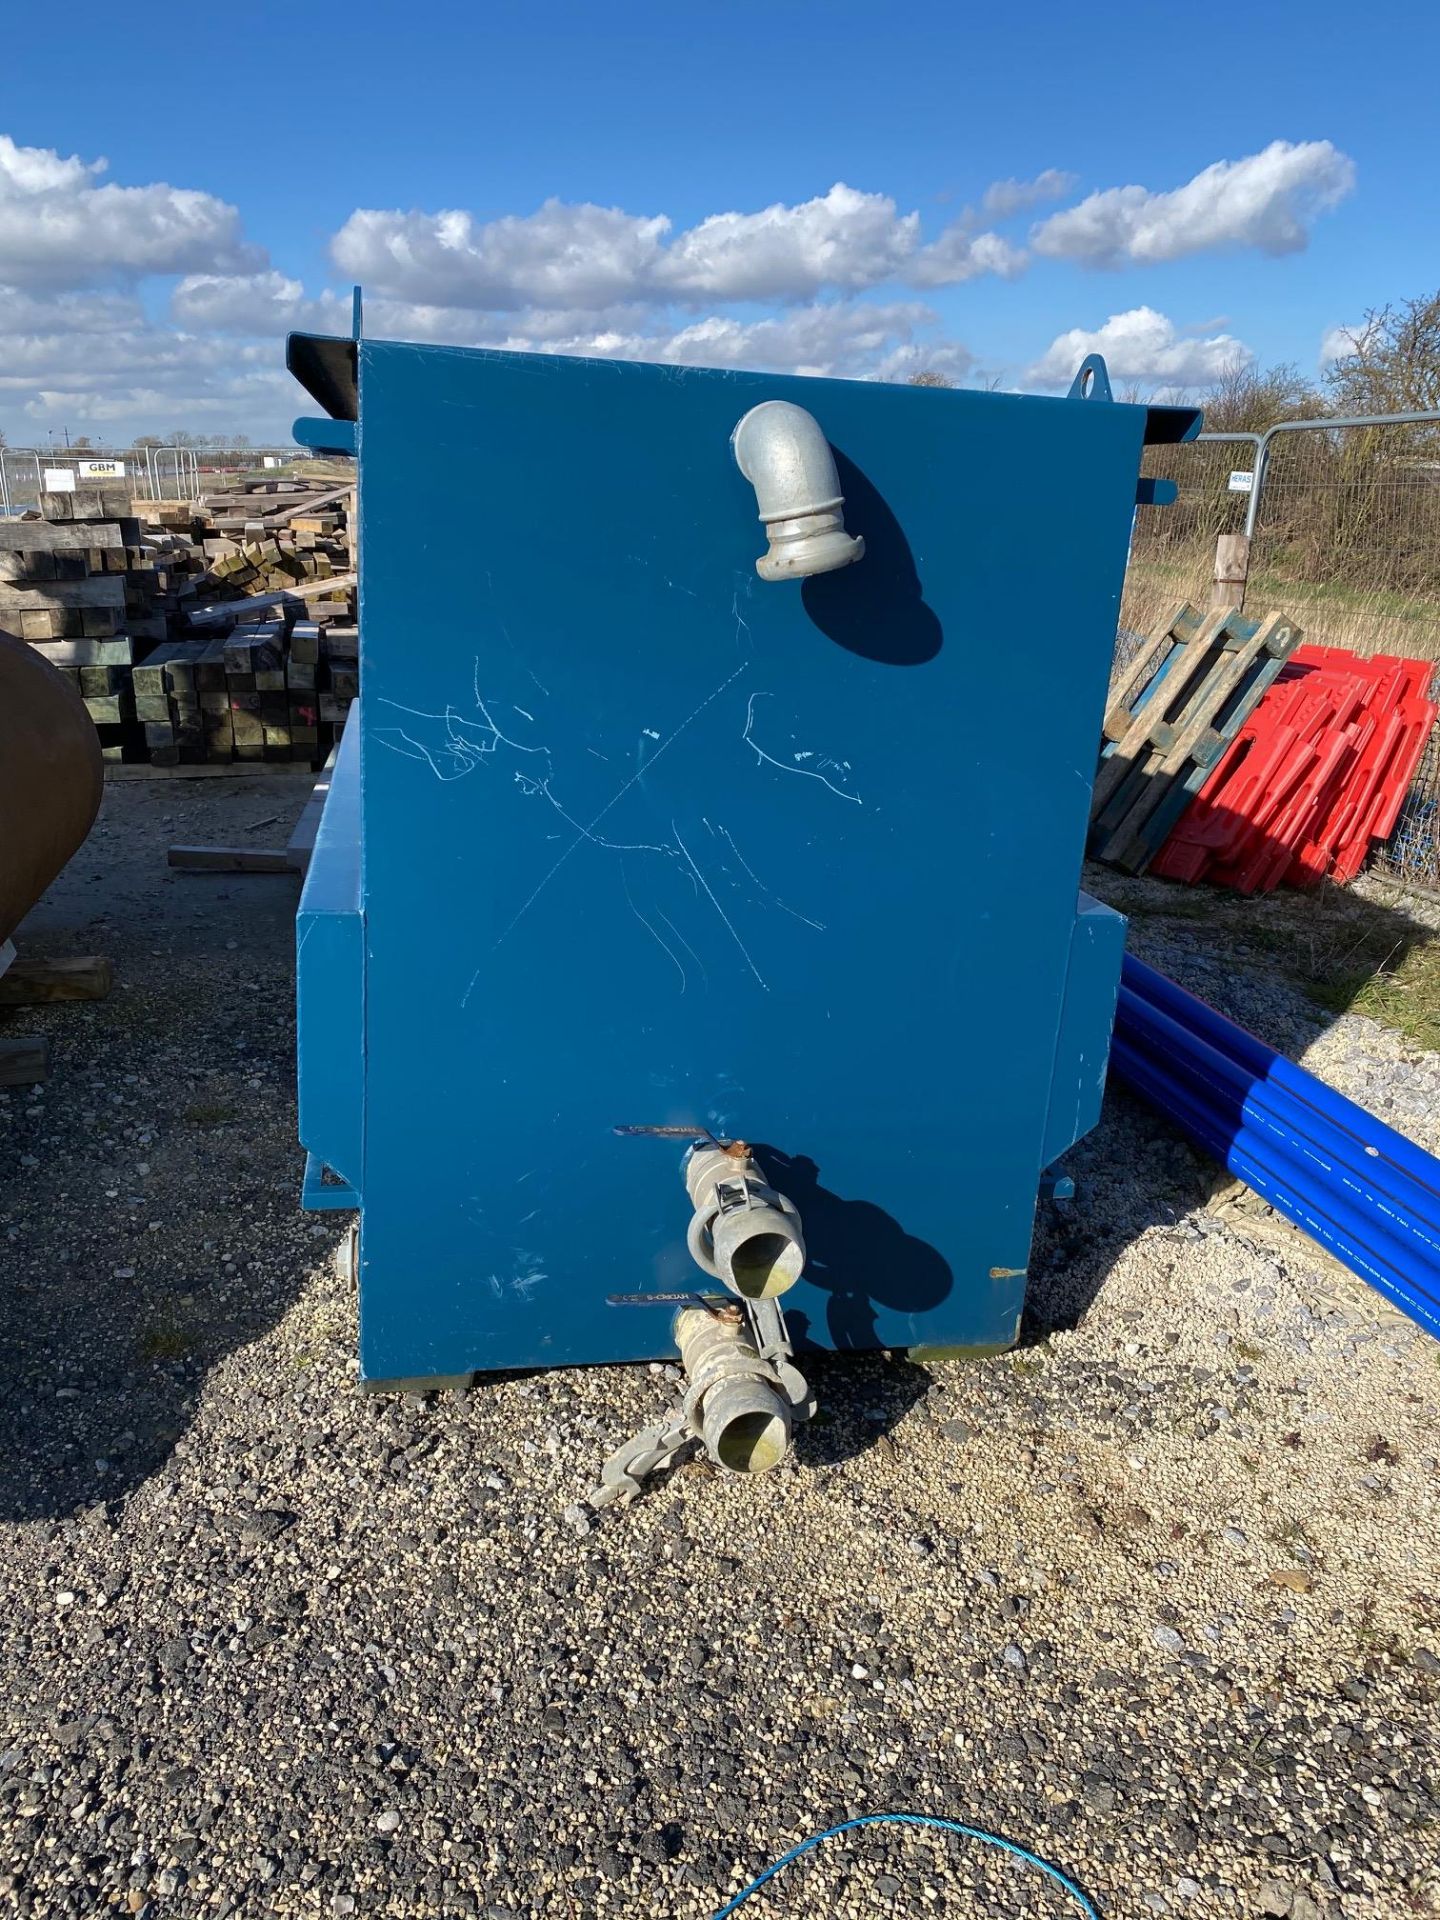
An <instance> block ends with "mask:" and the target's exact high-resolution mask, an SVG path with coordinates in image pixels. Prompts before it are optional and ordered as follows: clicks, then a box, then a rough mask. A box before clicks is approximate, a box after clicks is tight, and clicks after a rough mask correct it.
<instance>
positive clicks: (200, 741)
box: [0, 481, 358, 767]
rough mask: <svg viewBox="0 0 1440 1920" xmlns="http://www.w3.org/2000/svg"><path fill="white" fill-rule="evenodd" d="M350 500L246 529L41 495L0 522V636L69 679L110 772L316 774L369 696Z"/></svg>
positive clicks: (263, 502)
mask: <svg viewBox="0 0 1440 1920" xmlns="http://www.w3.org/2000/svg"><path fill="white" fill-rule="evenodd" d="M272 484H278V483H272ZM352 485H353V482H352V483H349V484H347V485H346V486H345V487H342V488H336V487H335V486H333V485H331V484H329V483H324V484H322V485H320V486H318V487H317V486H315V485H304V484H303V483H296V482H293V481H292V482H289V483H286V490H285V492H284V493H283V494H282V495H281V497H280V499H279V501H278V503H277V500H276V498H275V496H274V494H272V493H264V492H261V493H253V494H252V493H248V492H247V493H244V494H243V495H241V496H240V498H241V501H242V503H243V505H242V510H241V511H240V512H238V513H237V512H236V511H234V510H233V506H234V503H233V501H232V500H231V499H230V498H228V497H227V498H226V499H224V500H222V501H221V502H220V503H219V506H220V511H218V512H215V511H212V510H208V509H200V508H198V507H197V506H196V505H195V504H194V503H192V502H175V501H161V502H142V501H133V502H131V501H126V500H124V499H123V498H121V499H118V500H117V499H116V498H115V497H114V495H113V493H112V494H109V495H107V494H103V493H101V492H99V491H98V490H91V491H89V492H83V491H78V490H77V491H76V492H74V493H62V494H47V495H46V496H45V497H44V501H43V504H42V514H43V517H42V518H39V519H35V518H25V519H19V520H12V519H4V520H0V631H4V632H8V633H12V634H14V635H15V636H16V637H18V638H20V639H23V640H26V641H29V642H30V643H31V644H33V645H34V646H35V647H36V648H37V649H38V650H39V651H40V652H42V653H44V654H45V655H46V657H47V658H49V659H50V660H51V661H52V663H53V664H54V665H55V666H57V667H58V668H59V669H60V670H61V671H62V672H63V673H65V674H66V675H67V676H69V677H70V678H71V679H72V681H73V682H74V684H75V686H76V687H77V689H78V691H79V693H80V695H81V697H82V699H83V700H84V701H85V704H86V707H87V708H88V710H89V712H90V715H91V718H92V719H93V720H94V721H95V723H96V726H97V728H98V729H99V731H100V739H101V747H102V751H103V752H104V754H105V757H106V758H107V759H109V760H112V761H127V762H137V761H143V762H149V763H150V764H152V765H154V766H160V767H174V766H182V765H193V764H198V763H200V762H227V761H231V760H235V761H251V760H290V761H302V762H305V763H307V764H310V765H318V764H320V763H322V762H323V760H324V758H325V756H326V754H327V753H328V751H329V748H330V746H331V744H333V741H334V739H335V738H336V737H338V729H339V728H340V727H342V726H343V724H344V720H345V715H346V713H347V712H348V710H349V705H350V701H351V700H352V699H353V698H354V696H355V693H356V691H357V688H358V682H357V673H358V663H357V636H356V629H355V596H354V587H355V581H354V576H353V574H352V573H350V572H349V571H348V567H349V543H348V525H347V516H346V513H345V510H344V504H342V503H348V496H349V494H350V490H351V486H352Z"/></svg>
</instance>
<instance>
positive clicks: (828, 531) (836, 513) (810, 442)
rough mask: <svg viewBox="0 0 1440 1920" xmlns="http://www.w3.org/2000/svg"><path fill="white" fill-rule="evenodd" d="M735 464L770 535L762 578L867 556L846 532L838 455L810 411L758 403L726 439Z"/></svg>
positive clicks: (828, 568) (797, 575) (801, 573)
mask: <svg viewBox="0 0 1440 1920" xmlns="http://www.w3.org/2000/svg"><path fill="white" fill-rule="evenodd" d="M730 446H731V449H732V451H733V452H734V455H735V464H736V465H737V466H738V467H739V469H740V471H741V473H743V474H744V476H745V478H746V479H747V480H748V481H749V482H750V484H751V486H752V487H754V489H755V499H756V503H757V505H758V506H759V508H760V519H761V521H762V523H763V525H764V528H765V531H766V534H767V535H768V536H769V540H770V547H769V551H768V552H767V553H764V554H762V555H761V557H760V558H759V559H758V560H757V561H756V562H755V571H756V572H757V573H758V574H759V576H760V578H761V579H762V580H801V579H804V578H805V577H806V576H807V575H808V574H812V573H833V572H835V570H836V569H837V568H838V567H848V566H849V565H850V564H851V562H852V561H855V560H859V559H860V558H861V557H862V555H863V554H864V552H865V542H864V541H863V540H862V539H860V538H858V537H855V536H852V535H851V534H848V533H847V532H846V531H845V516H844V514H843V512H842V511H841V509H842V508H843V507H844V505H845V496H844V495H843V494H842V493H841V491H840V476H839V474H838V473H837V472H836V471H835V456H834V454H833V453H832V452H831V451H830V442H829V441H828V440H827V439H826V438H825V435H824V433H823V432H822V431H821V428H820V423H819V421H818V420H817V419H816V418H815V416H814V414H813V413H807V412H806V411H805V409H804V407H797V406H794V405H792V404H791V402H790V401H788V400H762V401H761V403H760V405H759V406H758V407H752V408H751V409H750V411H749V413H747V414H746V415H745V417H744V418H743V419H742V420H741V421H740V424H739V425H738V426H737V427H736V429H735V431H734V433H733V434H732V435H731V436H730Z"/></svg>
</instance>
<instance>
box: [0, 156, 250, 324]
mask: <svg viewBox="0 0 1440 1920" xmlns="http://www.w3.org/2000/svg"><path fill="white" fill-rule="evenodd" d="M105 166H106V163H105V161H103V160H95V161H90V162H86V161H83V160H81V159H79V158H78V157H77V156H75V155H71V156H70V157H69V158H68V159H67V158H64V157H62V156H61V155H60V154H59V153H57V152H55V151H54V150H53V149H52V148H48V147H22V146H18V145H17V144H16V143H15V141H14V140H12V139H10V138H9V136H8V135H6V134H0V277H3V279H4V281H5V283H6V285H7V286H10V287H29V288H34V289H38V290H60V289H64V288H75V287H97V286H105V285H109V284H112V283H114V282H121V283H124V282H129V281H132V280H136V279H138V278H140V277H141V276H142V275H144V274H151V273H187V272H201V271H224V270H227V269H240V268H244V267H246V266H250V265H254V264H256V263H257V261H258V259H259V256H258V254H257V252H256V250H255V249H254V248H251V247H247V246H246V245H245V243H244V240H243V237H242V234H241V229H240V215H239V213H238V212H237V211H236V209H235V208H234V207H232V206H229V205H227V203H226V202H225V201H223V200H217V199H216V198H215V197H214V196H213V195H212V194H208V193H198V192H196V191H194V190H193V189H191V188H187V187H171V186H165V185H163V184H156V185H153V186H146V187H120V186H115V185H112V184H108V183H107V184H104V185H97V184H96V181H97V177H98V176H99V175H100V174H101V173H102V172H104V170H105Z"/></svg>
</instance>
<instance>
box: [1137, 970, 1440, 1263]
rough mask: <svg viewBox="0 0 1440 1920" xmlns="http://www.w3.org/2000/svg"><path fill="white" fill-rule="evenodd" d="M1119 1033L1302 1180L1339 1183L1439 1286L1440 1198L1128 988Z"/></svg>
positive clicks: (1341, 1192)
mask: <svg viewBox="0 0 1440 1920" xmlns="http://www.w3.org/2000/svg"><path fill="white" fill-rule="evenodd" d="M1117 1020H1118V1024H1119V1028H1120V1031H1121V1032H1122V1033H1125V1034H1127V1035H1128V1036H1130V1037H1131V1038H1132V1039H1133V1040H1134V1042H1135V1044H1136V1046H1137V1048H1138V1050H1139V1051H1140V1052H1141V1053H1143V1054H1147V1055H1152V1056H1154V1057H1155V1058H1156V1059H1157V1060H1158V1061H1159V1062H1161V1063H1163V1064H1165V1066H1166V1068H1167V1071H1169V1072H1171V1073H1172V1074H1175V1075H1179V1076H1180V1078H1181V1079H1182V1080H1183V1081H1184V1082H1185V1083H1186V1084H1189V1085H1193V1087H1194V1089H1195V1092H1196V1095H1197V1098H1198V1099H1199V1100H1201V1101H1202V1102H1203V1103H1204V1104H1205V1105H1206V1106H1208V1107H1211V1108H1212V1109H1213V1110H1214V1112H1215V1115H1216V1117H1217V1119H1219V1120H1220V1121H1222V1122H1223V1123H1224V1124H1226V1125H1227V1126H1233V1127H1236V1128H1239V1127H1245V1128H1247V1129H1248V1130H1249V1131H1250V1132H1251V1133H1253V1134H1254V1135H1256V1136H1257V1139H1258V1140H1260V1141H1261V1142H1268V1144H1269V1147H1270V1148H1272V1149H1273V1150H1274V1151H1276V1152H1278V1153H1282V1154H1284V1155H1286V1156H1287V1157H1288V1158H1291V1159H1294V1160H1295V1161H1297V1163H1298V1167H1299V1177H1300V1178H1301V1179H1312V1180H1316V1181H1319V1182H1320V1183H1321V1184H1322V1185H1323V1184H1325V1183H1328V1182H1333V1183H1334V1184H1335V1187H1336V1189H1337V1191H1338V1193H1339V1195H1340V1197H1341V1198H1343V1199H1345V1200H1346V1201H1348V1203H1349V1204H1350V1205H1352V1206H1358V1207H1360V1208H1361V1209H1362V1210H1367V1209H1372V1208H1373V1209H1374V1211H1375V1213H1376V1214H1377V1216H1378V1219H1379V1224H1380V1226H1381V1228H1382V1230H1383V1231H1385V1232H1387V1233H1389V1234H1391V1235H1392V1236H1393V1237H1394V1238H1395V1239H1396V1241H1397V1242H1398V1243H1399V1244H1400V1246H1401V1247H1402V1248H1404V1249H1405V1250H1406V1251H1407V1252H1408V1253H1409V1254H1410V1256H1411V1257H1412V1258H1414V1259H1416V1260H1419V1261H1422V1262H1423V1263H1424V1264H1425V1265H1426V1266H1427V1267H1429V1268H1431V1269H1432V1270H1434V1271H1435V1273H1436V1278H1437V1285H1440V1201H1437V1199H1436V1197H1435V1196H1434V1195H1433V1194H1432V1193H1431V1192H1430V1189H1429V1188H1428V1187H1422V1186H1419V1185H1417V1184H1416V1182H1415V1181H1413V1180H1412V1179H1411V1178H1410V1177H1409V1175H1408V1174H1406V1173H1403V1172H1401V1170H1400V1169H1399V1168H1398V1167H1396V1166H1395V1165H1394V1163H1393V1162H1392V1161H1390V1160H1387V1159H1386V1158H1385V1157H1384V1156H1383V1155H1381V1154H1380V1153H1378V1152H1377V1151H1374V1150H1369V1151H1367V1149H1365V1148H1364V1147H1363V1146H1361V1145H1360V1143H1359V1142H1358V1141H1357V1140H1356V1139H1355V1137H1354V1135H1353V1134H1350V1133H1347V1132H1345V1130H1344V1129H1343V1128H1340V1127H1337V1126H1336V1125H1335V1124H1334V1122H1333V1121H1331V1120H1328V1119H1327V1118H1326V1117H1325V1116H1324V1115H1323V1114H1322V1113H1321V1112H1320V1110H1319V1109H1318V1108H1317V1107H1309V1106H1306V1105H1305V1104H1304V1103H1303V1102H1302V1101H1299V1100H1296V1099H1295V1098H1294V1097H1293V1096H1292V1095H1290V1094H1287V1093H1286V1092H1285V1090H1284V1089H1283V1088H1282V1087H1281V1086H1280V1085H1279V1084H1278V1083H1277V1082H1275V1081H1265V1080H1256V1079H1255V1077H1254V1076H1253V1074H1251V1073H1249V1072H1247V1071H1246V1069H1245V1068H1243V1067H1241V1066H1238V1065H1237V1064H1236V1063H1235V1062H1234V1061H1233V1060H1231V1059H1229V1058H1228V1056H1226V1055H1225V1054H1222V1053H1221V1052H1220V1051H1219V1050H1218V1048H1215V1047H1212V1046H1210V1045H1209V1043H1208V1042H1207V1041H1205V1040H1202V1039H1201V1038H1200V1036H1199V1035H1198V1034H1196V1033H1192V1032H1191V1031H1189V1030H1188V1029H1187V1028H1185V1027H1183V1026H1181V1024H1180V1023H1179V1021H1177V1020H1173V1019H1172V1018H1171V1017H1170V1016H1169V1015H1168V1014H1166V1013H1163V1012H1162V1011H1161V1010H1160V1008H1158V1007H1156V1006H1152V1005H1151V1004H1150V1003H1149V1002H1148V1001H1145V1000H1142V999H1141V998H1140V997H1139V995H1138V994H1136V993H1135V992H1133V991H1132V990H1131V989H1130V988H1129V987H1124V986H1122V987H1121V989H1120V1001H1119V1006H1118V1009H1117Z"/></svg>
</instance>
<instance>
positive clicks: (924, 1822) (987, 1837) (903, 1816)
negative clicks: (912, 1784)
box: [714, 1813, 1100, 1920]
mask: <svg viewBox="0 0 1440 1920" xmlns="http://www.w3.org/2000/svg"><path fill="white" fill-rule="evenodd" d="M887 1820H889V1821H893V1822H894V1823H895V1824H896V1825H897V1826H902V1827H939V1828H941V1829H942V1830H943V1831H944V1832H945V1833H958V1834H961V1835H962V1836H963V1837H964V1838H965V1839H966V1840H983V1841H984V1842H985V1844H986V1846H988V1847H999V1848H1001V1849H1002V1851H1003V1852H1005V1853H1011V1854H1014V1856H1015V1858H1016V1859H1017V1860H1024V1861H1025V1862H1026V1863H1027V1864H1028V1865H1029V1866H1032V1867H1038V1868H1039V1869H1040V1871H1041V1872H1042V1873H1045V1874H1048V1875H1049V1876H1050V1878H1051V1879H1052V1880H1053V1881H1054V1882H1055V1884H1056V1886H1057V1887H1060V1888H1062V1889H1063V1890H1064V1891H1065V1892H1066V1893H1068V1894H1069V1896H1070V1898H1071V1899H1072V1900H1073V1901H1074V1902H1075V1904H1076V1906H1077V1907H1079V1909H1080V1911H1081V1912H1082V1913H1083V1914H1084V1915H1085V1920H1100V1913H1099V1909H1098V1908H1097V1907H1096V1906H1095V1903H1094V1902H1093V1901H1092V1900H1091V1899H1090V1898H1089V1897H1088V1896H1087V1895H1086V1894H1083V1893H1082V1892H1081V1891H1080V1889H1079V1887H1077V1886H1076V1884H1075V1882H1074V1881H1073V1880H1071V1879H1070V1878H1069V1877H1068V1875H1066V1874H1063V1873H1062V1872H1061V1871H1060V1869H1059V1868H1058V1867H1052V1866H1051V1864H1050V1862H1049V1861H1048V1860H1042V1859H1041V1858H1040V1856H1039V1854H1038V1853H1031V1851H1030V1849H1029V1848H1028V1847H1022V1846H1020V1845H1019V1843H1018V1842H1017V1841H1014V1840H1006V1839H1004V1838H1003V1837H1002V1836H1001V1835H1000V1834H998V1833H987V1832H986V1831H985V1829H984V1828H983V1827H966V1826H962V1825H961V1823H960V1822H959V1821H958V1820H939V1819H936V1818H934V1817H933V1816H932V1815H930V1814H928V1813H862V1814H861V1815H860V1817H859V1819H857V1820H842V1821H841V1823H840V1825H839V1826H838V1827H827V1828H826V1829H825V1831H824V1832H823V1833H812V1834H811V1836H810V1838H809V1839H808V1840H802V1841H801V1842H800V1844H799V1846H798V1847H792V1848H791V1849H790V1851H789V1852H788V1853H782V1854H781V1856H780V1858H779V1859H778V1860H777V1861H775V1862H774V1864H773V1865H772V1866H768V1867H766V1869H765V1871H764V1872H763V1873H762V1874H760V1875H759V1876H758V1878H756V1879H754V1880H752V1881H751V1882H750V1884H749V1886H748V1887H746V1888H745V1889H744V1891H743V1892H741V1893H737V1894H736V1896H735V1898H734V1899H733V1900H732V1901H731V1902H730V1903H729V1905H728V1906H724V1907H721V1909H720V1911H719V1912H718V1913H717V1914H716V1915H715V1916H714V1920H726V1916H727V1914H732V1913H735V1912H737V1911H738V1909H739V1908H740V1907H741V1906H743V1905H744V1903H745V1902H746V1901H747V1900H748V1899H749V1898H750V1896H751V1894H752V1893H758V1892H759V1890H760V1888H761V1887H763V1886H764V1885H765V1882H766V1881H767V1880H773V1879H774V1878H775V1876H776V1874H777V1873H779V1871H780V1869H781V1868H782V1867H788V1866H789V1865H790V1862H791V1861H792V1860H798V1859H799V1858H800V1856H801V1854H802V1853H809V1851H810V1849H811V1848H812V1847H818V1846H819V1845H820V1842H821V1841H822V1840H833V1839H834V1838H835V1836H836V1834H837V1833H851V1832H853V1831H854V1829H855V1828H856V1827H877V1826H880V1825H881V1824H882V1823H883V1822H884V1821H887Z"/></svg>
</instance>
